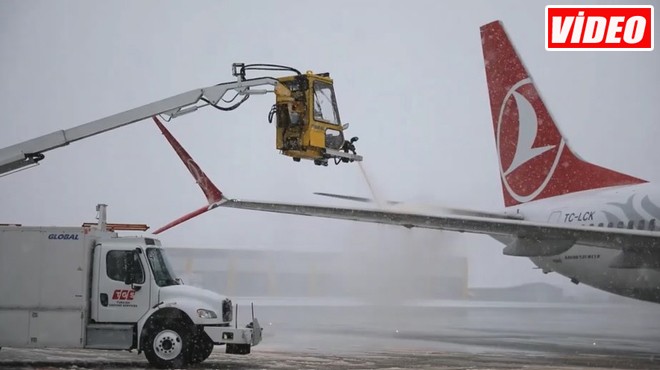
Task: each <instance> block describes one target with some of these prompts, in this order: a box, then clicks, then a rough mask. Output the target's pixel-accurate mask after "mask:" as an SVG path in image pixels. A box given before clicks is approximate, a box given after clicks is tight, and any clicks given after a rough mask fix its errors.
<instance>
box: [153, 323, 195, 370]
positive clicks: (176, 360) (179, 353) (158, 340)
mask: <svg viewBox="0 0 660 370" xmlns="http://www.w3.org/2000/svg"><path fill="white" fill-rule="evenodd" d="M190 339H191V338H190V331H189V330H188V329H187V328H186V327H185V326H183V325H181V324H179V323H177V322H173V321H168V322H164V323H156V324H155V325H154V326H153V327H152V328H150V330H149V334H148V336H147V338H146V340H145V345H144V355H145V357H147V360H148V361H149V363H150V364H151V365H153V366H156V367H159V368H173V367H176V368H181V367H186V365H187V364H188V358H189V353H190V349H191V345H192V343H191V341H190Z"/></svg>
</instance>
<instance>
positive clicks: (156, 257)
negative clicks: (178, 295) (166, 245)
mask: <svg viewBox="0 0 660 370" xmlns="http://www.w3.org/2000/svg"><path fill="white" fill-rule="evenodd" d="M147 259H148V260H149V265H151V271H153V273H154V279H156V284H158V286H169V285H178V284H179V283H178V282H177V281H176V279H175V278H174V274H173V273H174V270H173V269H172V266H170V262H169V261H168V260H167V258H166V257H165V256H164V255H163V251H162V250H160V249H158V248H147Z"/></svg>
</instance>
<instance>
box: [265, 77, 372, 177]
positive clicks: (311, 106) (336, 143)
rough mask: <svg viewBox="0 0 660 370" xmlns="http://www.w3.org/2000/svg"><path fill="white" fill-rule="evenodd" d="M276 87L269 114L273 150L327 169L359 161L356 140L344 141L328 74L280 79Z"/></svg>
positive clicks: (343, 127) (333, 91) (297, 160)
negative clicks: (273, 133) (330, 162)
mask: <svg viewBox="0 0 660 370" xmlns="http://www.w3.org/2000/svg"><path fill="white" fill-rule="evenodd" d="M277 80H278V81H279V83H280V84H281V85H279V84H278V86H277V87H276V91H275V92H276V101H275V105H274V106H273V108H272V109H271V112H270V114H269V120H270V121H272V118H273V115H274V116H275V117H276V127H277V131H276V132H277V133H276V135H277V143H276V147H277V149H279V150H280V151H281V152H282V154H284V155H287V156H289V157H292V158H293V160H294V161H296V162H299V161H300V160H301V159H310V160H313V161H314V164H316V165H322V166H327V165H328V160H330V159H332V160H333V161H334V162H335V164H339V163H342V162H344V163H348V162H353V161H361V160H362V156H360V155H358V154H357V153H356V152H355V145H354V143H355V142H356V141H357V140H358V138H357V137H353V138H351V139H350V140H346V139H345V138H344V130H345V129H347V128H348V124H345V125H342V123H341V120H340V118H339V110H338V109H337V98H336V97H335V90H334V88H333V81H332V79H331V78H330V74H329V73H320V74H315V73H312V72H311V71H308V72H307V73H305V74H298V75H295V76H287V77H281V78H278V79H277Z"/></svg>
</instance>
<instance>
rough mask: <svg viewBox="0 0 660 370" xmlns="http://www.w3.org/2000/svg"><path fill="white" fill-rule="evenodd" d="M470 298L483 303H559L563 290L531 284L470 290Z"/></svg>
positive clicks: (562, 297) (562, 296) (547, 285)
mask: <svg viewBox="0 0 660 370" xmlns="http://www.w3.org/2000/svg"><path fill="white" fill-rule="evenodd" d="M469 296H470V298H472V299H475V300H482V301H515V302H559V301H562V300H564V299H565V297H564V291H563V289H561V288H559V287H556V286H554V285H550V284H546V283H529V284H522V285H518V286H513V287H506V288H470V289H469Z"/></svg>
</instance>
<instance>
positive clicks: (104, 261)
mask: <svg viewBox="0 0 660 370" xmlns="http://www.w3.org/2000/svg"><path fill="white" fill-rule="evenodd" d="M124 248H126V249H124ZM98 251H99V252H100V256H99V257H100V258H99V259H98V260H97V261H99V266H97V267H98V269H97V272H98V279H97V284H98V289H96V292H97V296H96V297H95V299H97V300H98V302H97V304H96V307H97V308H98V313H97V315H96V321H97V322H112V323H134V322H137V321H138V320H139V319H140V318H141V317H142V316H143V315H144V314H145V313H146V312H147V311H148V310H149V307H150V305H149V298H150V295H151V275H150V274H149V273H148V271H149V270H148V268H147V267H146V263H145V262H146V261H145V259H144V253H143V252H142V249H141V248H135V247H131V246H125V247H124V246H120V247H118V246H105V245H101V247H100V248H99V250H98ZM95 260H96V259H95Z"/></svg>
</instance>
